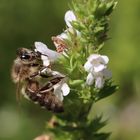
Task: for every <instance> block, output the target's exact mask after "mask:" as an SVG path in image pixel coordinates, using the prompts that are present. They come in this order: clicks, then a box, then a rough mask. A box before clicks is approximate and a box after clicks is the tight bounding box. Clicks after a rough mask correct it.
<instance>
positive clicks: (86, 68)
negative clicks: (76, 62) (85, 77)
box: [84, 61, 93, 72]
mask: <svg viewBox="0 0 140 140" xmlns="http://www.w3.org/2000/svg"><path fill="white" fill-rule="evenodd" d="M92 67H93V65H92V64H91V63H90V62H89V61H87V62H86V63H85V65H84V68H85V71H87V72H90V70H91V69H92Z"/></svg>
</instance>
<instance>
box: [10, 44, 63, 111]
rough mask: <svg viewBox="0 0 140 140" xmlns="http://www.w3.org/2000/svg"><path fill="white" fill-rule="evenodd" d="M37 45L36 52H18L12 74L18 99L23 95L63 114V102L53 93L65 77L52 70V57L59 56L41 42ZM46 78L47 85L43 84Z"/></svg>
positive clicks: (27, 50) (22, 49) (25, 49)
mask: <svg viewBox="0 0 140 140" xmlns="http://www.w3.org/2000/svg"><path fill="white" fill-rule="evenodd" d="M35 43H36V44H35V49H34V50H31V49H27V48H20V49H18V50H17V58H16V59H15V60H14V64H13V66H12V72H11V76H12V79H13V82H14V83H15V84H16V85H17V93H16V96H17V99H18V100H19V99H20V96H21V93H22V94H23V95H24V96H25V97H27V98H28V99H30V100H32V101H33V102H35V103H38V104H40V105H41V106H42V107H45V108H46V109H48V110H51V111H53V112H63V111H64V109H63V102H62V101H61V100H59V98H57V97H56V95H55V94H53V92H54V86H55V85H56V84H59V82H61V81H62V80H63V79H64V78H65V76H64V75H61V74H60V73H58V72H54V71H52V70H51V69H50V61H51V60H52V58H51V57H53V58H54V56H55V57H56V56H58V54H57V53H56V52H53V51H52V50H49V49H48V48H45V47H46V46H44V47H42V46H41V45H40V42H35ZM40 46H41V47H40ZM44 48H45V50H44ZM45 51H47V52H45ZM43 53H44V54H43ZM46 53H47V54H46ZM51 54H53V55H51ZM49 60H50V61H49ZM44 78H45V83H44V82H42V81H43V80H44Z"/></svg>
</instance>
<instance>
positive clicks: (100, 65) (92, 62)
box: [84, 54, 109, 72]
mask: <svg viewBox="0 0 140 140" xmlns="http://www.w3.org/2000/svg"><path fill="white" fill-rule="evenodd" d="M108 62H109V59H108V57H107V56H105V55H99V54H92V55H91V56H89V58H88V61H87V62H86V63H85V65H84V68H85V70H86V71H87V72H99V71H102V70H103V69H105V68H106V67H107V66H106V65H107V63H108Z"/></svg>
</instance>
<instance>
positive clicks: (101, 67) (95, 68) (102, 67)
mask: <svg viewBox="0 0 140 140" xmlns="http://www.w3.org/2000/svg"><path fill="white" fill-rule="evenodd" d="M105 68H106V66H105V65H103V64H100V65H98V66H95V67H94V71H95V72H100V71H102V70H104V69H105Z"/></svg>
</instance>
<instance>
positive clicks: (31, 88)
mask: <svg viewBox="0 0 140 140" xmlns="http://www.w3.org/2000/svg"><path fill="white" fill-rule="evenodd" d="M39 88H40V87H39V83H38V82H37V81H34V80H28V83H27V86H26V89H25V93H26V95H27V96H28V97H29V99H31V100H32V101H34V102H36V101H37V100H38V99H39V97H38V94H37V93H38V91H39Z"/></svg>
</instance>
